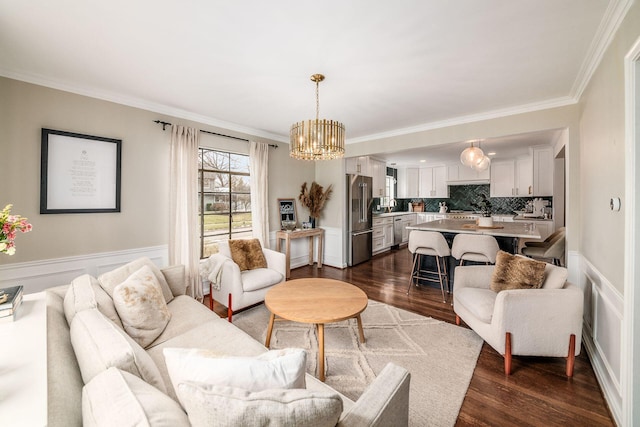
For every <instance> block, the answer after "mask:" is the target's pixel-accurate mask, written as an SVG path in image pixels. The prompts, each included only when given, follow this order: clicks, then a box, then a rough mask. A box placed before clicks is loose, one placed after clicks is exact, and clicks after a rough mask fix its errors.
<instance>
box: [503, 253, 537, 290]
mask: <svg viewBox="0 0 640 427" xmlns="http://www.w3.org/2000/svg"><path fill="white" fill-rule="evenodd" d="M545 267H546V263H544V262H542V261H536V260H533V259H530V258H525V257H523V256H520V255H511V254H509V253H507V252H504V251H498V255H497V256H496V268H495V269H494V270H493V276H492V277H491V290H492V291H494V292H500V291H504V290H507V289H539V288H541V287H542V284H543V283H544V269H545Z"/></svg>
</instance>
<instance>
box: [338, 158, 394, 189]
mask: <svg viewBox="0 0 640 427" xmlns="http://www.w3.org/2000/svg"><path fill="white" fill-rule="evenodd" d="M345 168H346V171H347V173H348V174H353V175H362V176H370V177H372V178H373V184H372V185H373V193H372V194H373V197H384V196H386V194H385V190H386V176H387V164H386V163H385V162H383V161H381V160H377V159H374V158H372V157H369V156H359V157H347V158H346V159H345Z"/></svg>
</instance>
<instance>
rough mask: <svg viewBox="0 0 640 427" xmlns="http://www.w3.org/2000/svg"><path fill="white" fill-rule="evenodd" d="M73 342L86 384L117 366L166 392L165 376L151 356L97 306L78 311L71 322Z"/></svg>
mask: <svg viewBox="0 0 640 427" xmlns="http://www.w3.org/2000/svg"><path fill="white" fill-rule="evenodd" d="M71 344H72V345H73V351H74V352H75V354H76V359H77V360H78V365H79V366H80V372H81V373H82V379H83V381H84V383H85V384H87V383H88V382H89V381H91V380H92V379H93V378H94V377H95V376H96V375H98V374H99V373H101V372H103V371H106V370H107V369H108V368H110V367H112V366H115V367H116V368H119V369H122V370H123V371H127V372H130V373H132V374H133V375H136V376H138V377H140V378H142V379H143V380H144V381H146V382H148V383H149V384H151V385H153V386H154V387H156V388H158V389H159V390H160V391H162V392H164V393H166V391H167V389H166V387H165V385H164V381H163V380H162V376H161V375H160V372H159V371H158V368H157V367H156V365H155V364H154V362H153V360H152V359H151V357H150V356H149V355H148V354H147V353H146V352H145V351H144V350H143V349H142V347H140V346H139V345H138V344H137V343H136V342H135V341H134V340H133V339H132V338H131V337H129V336H128V335H127V334H126V333H125V332H124V331H123V330H120V329H118V328H117V327H116V326H115V325H114V324H113V322H111V321H110V320H109V319H107V318H106V317H105V316H104V315H103V314H102V313H100V312H99V311H98V310H97V309H88V310H83V311H80V312H78V313H77V314H76V316H75V317H74V319H73V322H71Z"/></svg>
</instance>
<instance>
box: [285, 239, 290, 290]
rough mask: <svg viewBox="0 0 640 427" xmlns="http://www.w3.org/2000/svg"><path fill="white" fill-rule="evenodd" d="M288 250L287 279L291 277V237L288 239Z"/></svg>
mask: <svg viewBox="0 0 640 427" xmlns="http://www.w3.org/2000/svg"><path fill="white" fill-rule="evenodd" d="M285 240H286V242H285V243H286V249H285V258H286V263H287V265H286V267H287V279H288V278H289V276H291V239H290V238H289V236H287V237H286V239H285Z"/></svg>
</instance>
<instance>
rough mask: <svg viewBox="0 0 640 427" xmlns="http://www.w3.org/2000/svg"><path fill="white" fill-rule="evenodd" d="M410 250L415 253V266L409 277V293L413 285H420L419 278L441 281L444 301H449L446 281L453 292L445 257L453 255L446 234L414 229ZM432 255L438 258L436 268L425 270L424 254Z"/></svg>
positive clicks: (410, 236)
mask: <svg viewBox="0 0 640 427" xmlns="http://www.w3.org/2000/svg"><path fill="white" fill-rule="evenodd" d="M408 248H409V252H411V254H413V268H412V269H411V277H410V279H409V288H408V289H407V295H409V292H410V291H411V286H412V285H413V284H414V281H415V284H416V286H417V285H418V282H417V280H428V281H430V282H439V283H440V290H441V291H442V302H447V299H446V297H445V296H444V282H445V281H446V282H447V292H448V293H449V292H451V287H450V284H449V274H448V273H447V261H446V258H445V257H448V256H450V255H451V250H450V249H449V245H448V244H447V241H446V240H445V238H444V236H443V235H442V234H440V233H438V232H437V231H420V230H412V231H411V234H409V245H408ZM423 255H427V256H432V257H435V260H436V270H435V271H433V270H425V269H423V268H422V256H423Z"/></svg>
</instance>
